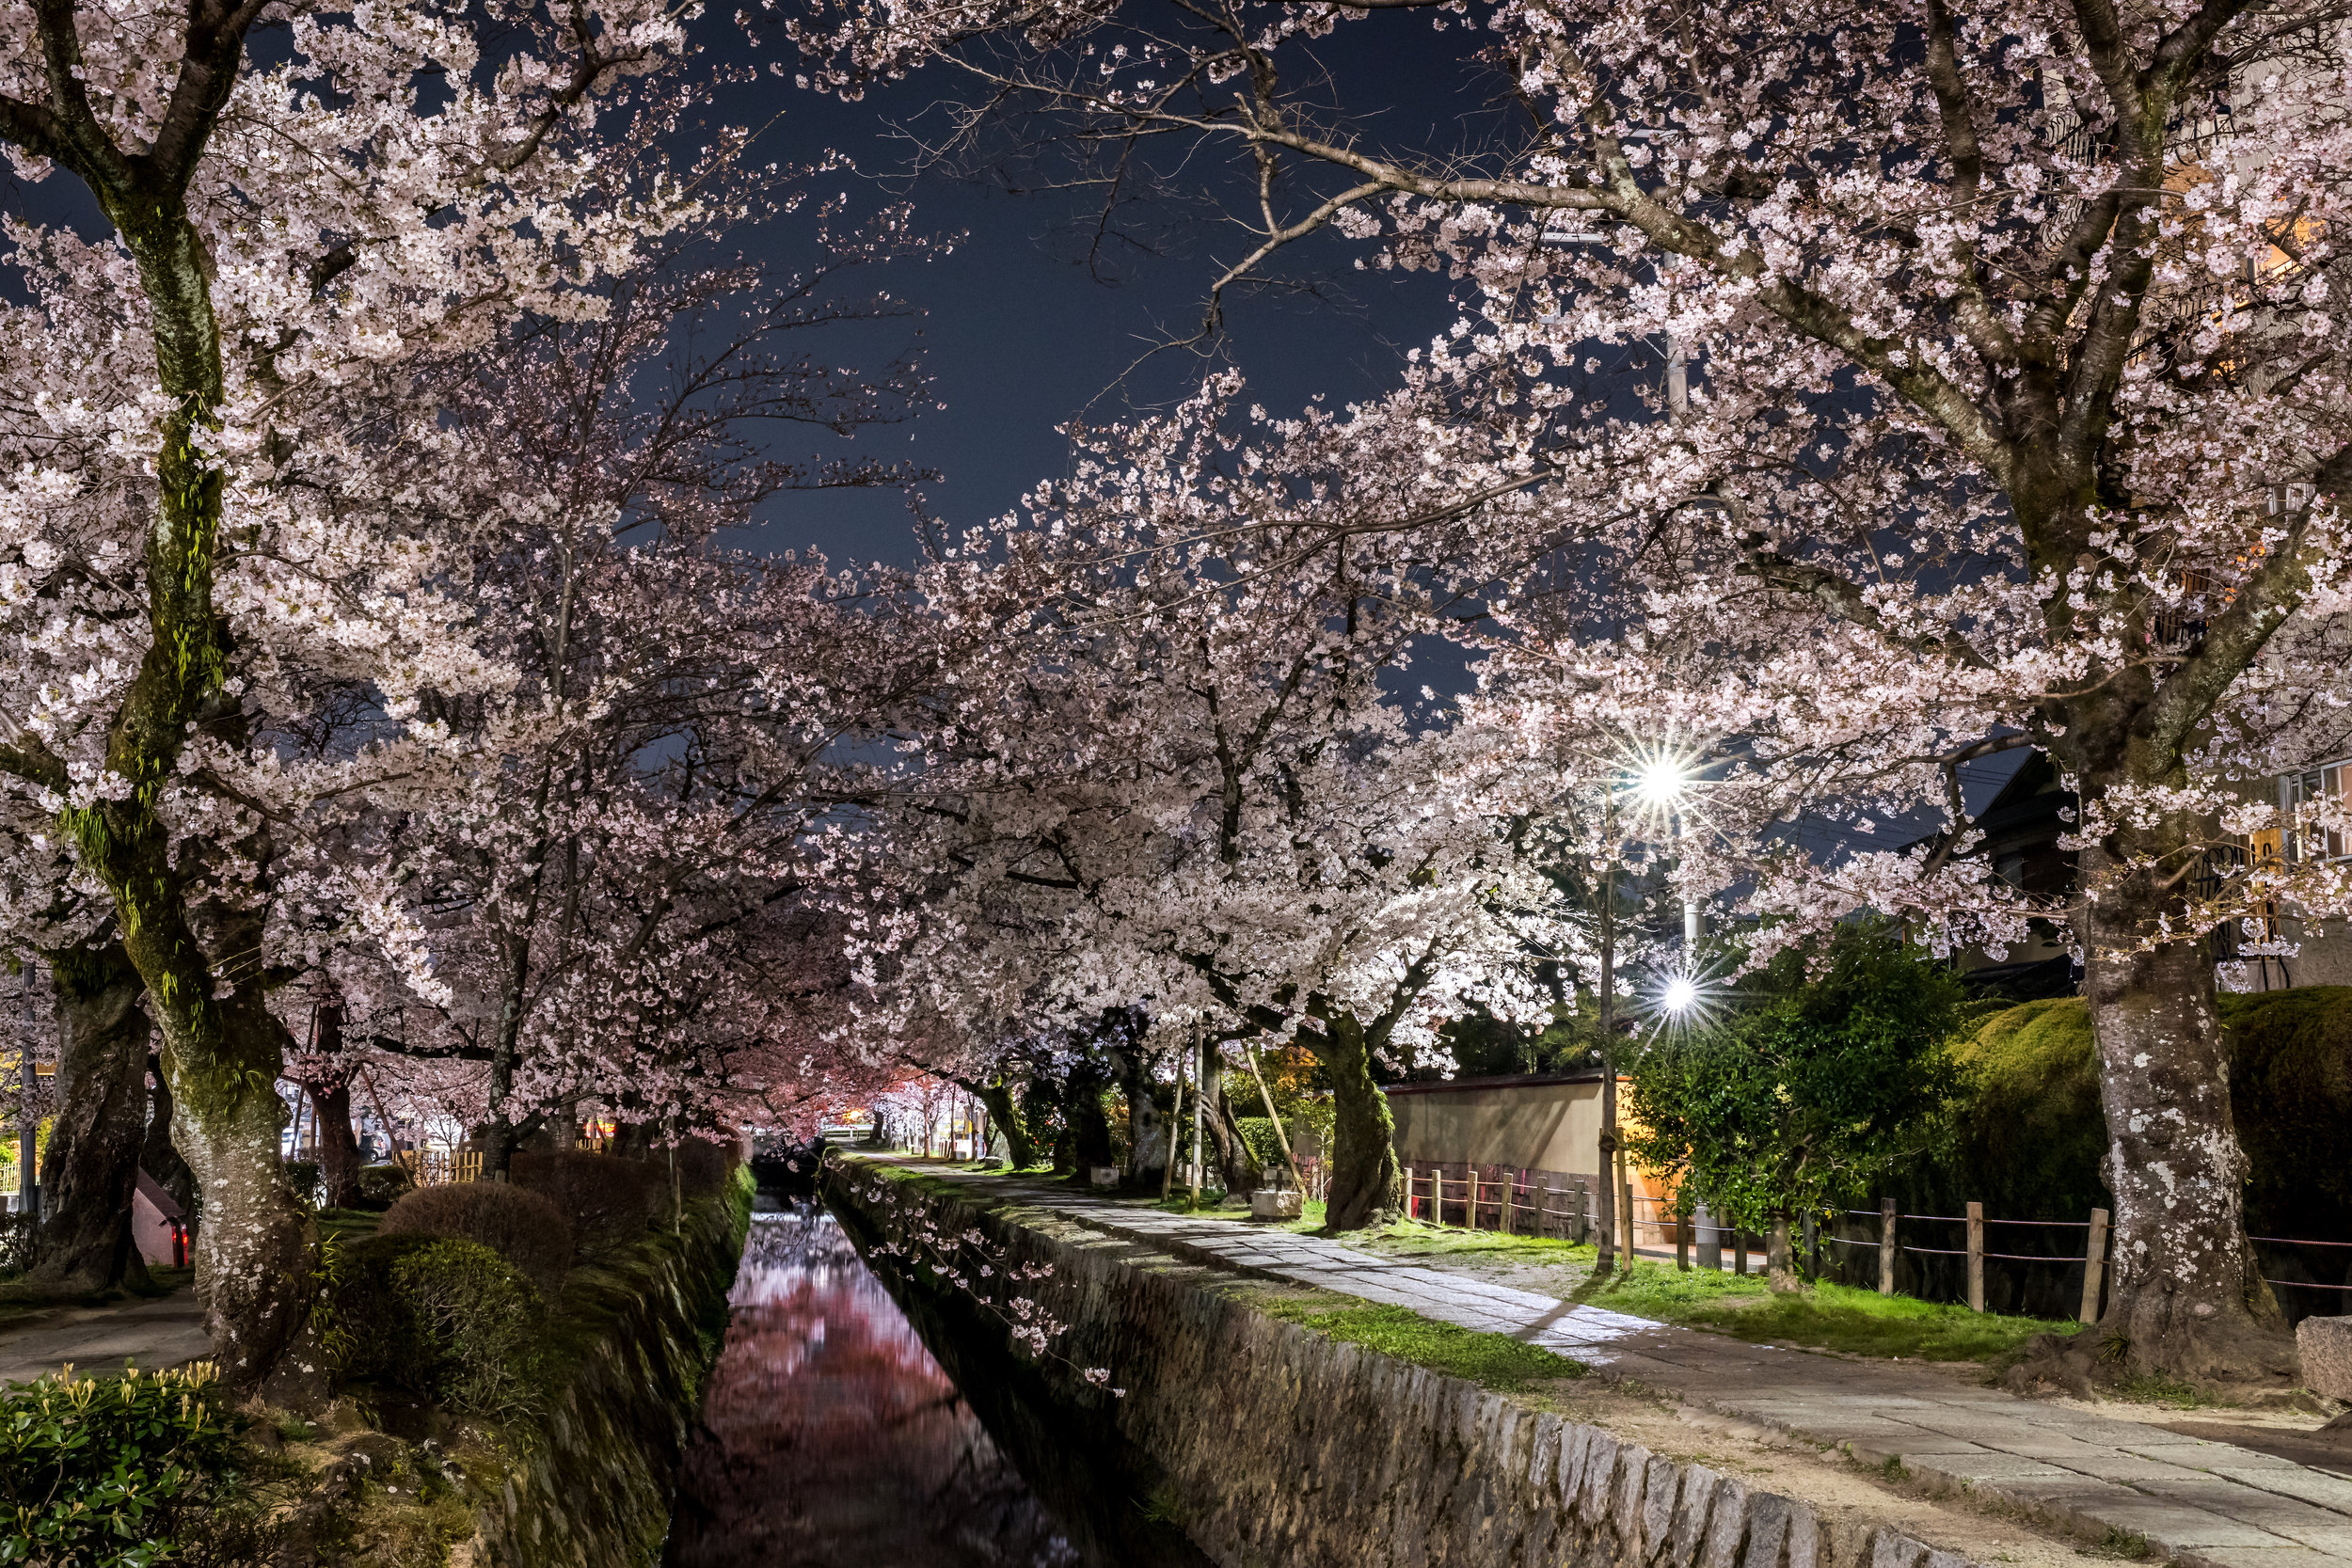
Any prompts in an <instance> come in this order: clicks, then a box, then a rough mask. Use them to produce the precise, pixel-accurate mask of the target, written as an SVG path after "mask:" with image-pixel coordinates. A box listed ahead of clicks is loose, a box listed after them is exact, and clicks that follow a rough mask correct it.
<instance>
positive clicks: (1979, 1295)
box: [1968, 1203, 1984, 1312]
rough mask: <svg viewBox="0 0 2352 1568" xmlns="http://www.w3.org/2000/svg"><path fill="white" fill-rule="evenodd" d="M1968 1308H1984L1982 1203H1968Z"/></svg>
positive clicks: (1976, 1310) (1975, 1310) (1974, 1310)
mask: <svg viewBox="0 0 2352 1568" xmlns="http://www.w3.org/2000/svg"><path fill="white" fill-rule="evenodd" d="M1968 1310H1969V1311H1971V1312H1981V1311H1983V1310H1984V1205H1983V1204H1981V1203H1971V1204H1970V1205H1968Z"/></svg>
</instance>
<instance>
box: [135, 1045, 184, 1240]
mask: <svg viewBox="0 0 2352 1568" xmlns="http://www.w3.org/2000/svg"><path fill="white" fill-rule="evenodd" d="M147 1077H148V1079H149V1081H150V1082H151V1083H152V1084H153V1085H155V1086H154V1088H153V1089H152V1090H151V1091H150V1098H151V1099H152V1100H153V1101H154V1102H155V1107H154V1110H153V1112H152V1113H151V1115H150V1116H149V1117H148V1118H147V1138H146V1142H145V1143H144V1144H143V1145H142V1146H141V1147H140V1149H139V1168H140V1169H141V1170H143V1171H145V1172H147V1174H148V1175H150V1176H151V1177H153V1178H154V1179H155V1184H156V1185H157V1186H159V1187H161V1188H163V1190H164V1191H166V1192H167V1193H169V1194H170V1195H171V1198H172V1201H173V1202H175V1203H177V1204H179V1205H180V1208H181V1210H182V1212H184V1213H186V1214H187V1215H189V1216H190V1218H191V1219H193V1218H194V1216H195V1214H196V1175H195V1173H194V1172H192V1171H190V1170H189V1169H188V1163H187V1162H186V1161H185V1160H183V1159H182V1158H180V1151H179V1150H178V1149H176V1148H172V1147H171V1080H170V1078H169V1077H167V1075H166V1074H165V1072H164V1064H163V1061H162V1058H160V1057H158V1056H157V1055H156V1054H155V1053H153V1052H152V1051H151V1052H149V1053H147Z"/></svg>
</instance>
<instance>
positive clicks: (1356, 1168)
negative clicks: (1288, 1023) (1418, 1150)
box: [1299, 1012, 1405, 1230]
mask: <svg viewBox="0 0 2352 1568" xmlns="http://www.w3.org/2000/svg"><path fill="white" fill-rule="evenodd" d="M1299 1037H1300V1038H1301V1039H1302V1040H1303V1041H1305V1042H1306V1044H1307V1045H1308V1047H1309V1048H1310V1049H1311V1050H1312V1051H1313V1052H1314V1053H1315V1057H1316V1059H1317V1060H1318V1061H1320V1062H1321V1063H1322V1064H1323V1069H1324V1071H1325V1073H1326V1074H1327V1075H1328V1076H1329V1078H1330V1080H1331V1155H1330V1160H1331V1173H1330V1174H1331V1179H1330V1185H1329V1188H1328V1190H1327V1193H1326V1195H1325V1211H1324V1223H1325V1224H1326V1225H1327V1227H1329V1228H1330V1229H1333V1230H1360V1229H1362V1228H1363V1227H1366V1226H1371V1225H1381V1224H1386V1223H1387V1222H1388V1221H1390V1220H1391V1219H1393V1218H1395V1217H1396V1215H1397V1213H1398V1212H1399V1211H1400V1210H1401V1209H1402V1208H1403V1206H1404V1193H1405V1185H1404V1178H1403V1175H1402V1173H1401V1172H1399V1170H1398V1169H1397V1164H1396V1123H1395V1121H1394V1119H1393V1118H1391V1117H1390V1115H1389V1097H1388V1096H1387V1095H1385V1094H1382V1093H1381V1092H1380V1085H1378V1084H1375V1083H1374V1082H1373V1078H1372V1042H1371V1041H1370V1040H1369V1039H1367V1038H1366V1035H1365V1030H1364V1026H1363V1025H1362V1023H1360V1022H1358V1021H1357V1019H1356V1017H1355V1015H1353V1014H1352V1013H1345V1012H1334V1013H1333V1014H1332V1015H1331V1017H1330V1018H1329V1019H1327V1021H1326V1022H1325V1023H1324V1026H1323V1028H1322V1029H1320V1030H1316V1031H1305V1030H1302V1031H1301V1032H1300V1036H1299Z"/></svg>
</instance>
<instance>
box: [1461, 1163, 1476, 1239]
mask: <svg viewBox="0 0 2352 1568" xmlns="http://www.w3.org/2000/svg"><path fill="white" fill-rule="evenodd" d="M1462 1220H1463V1223H1464V1224H1466V1225H1468V1226H1469V1227H1470V1228H1471V1229H1472V1230H1475V1229H1477V1228H1478V1167H1477V1166H1476V1165H1472V1166H1470V1212H1468V1213H1466V1214H1464V1215H1463V1216H1462Z"/></svg>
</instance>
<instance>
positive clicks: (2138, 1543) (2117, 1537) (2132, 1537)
mask: <svg viewBox="0 0 2352 1568" xmlns="http://www.w3.org/2000/svg"><path fill="white" fill-rule="evenodd" d="M2085 1550H2086V1552H2087V1553H2088V1555H2090V1556H2092V1557H2115V1558H2122V1559H2123V1560H2126V1561H2130V1562H2137V1561H2139V1560H2142V1559H2144V1558H2146V1557H2147V1556H2148V1555H2149V1554H2150V1552H2151V1551H2152V1550H2153V1548H2152V1547H2151V1546H2150V1545H2149V1544H2148V1538H2147V1537H2146V1536H2144V1535H2142V1534H2140V1533H2139V1532H2138V1531H2137V1530H2132V1529H2122V1528H2116V1527H2113V1526H2110V1527H2109V1528H2108V1529H2107V1533H2106V1535H2105V1536H2104V1537H2102V1538H2101V1539H2100V1540H2099V1541H2098V1542H2097V1543H2096V1544H2093V1545H2091V1546H2089V1547H2087V1548H2085Z"/></svg>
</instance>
